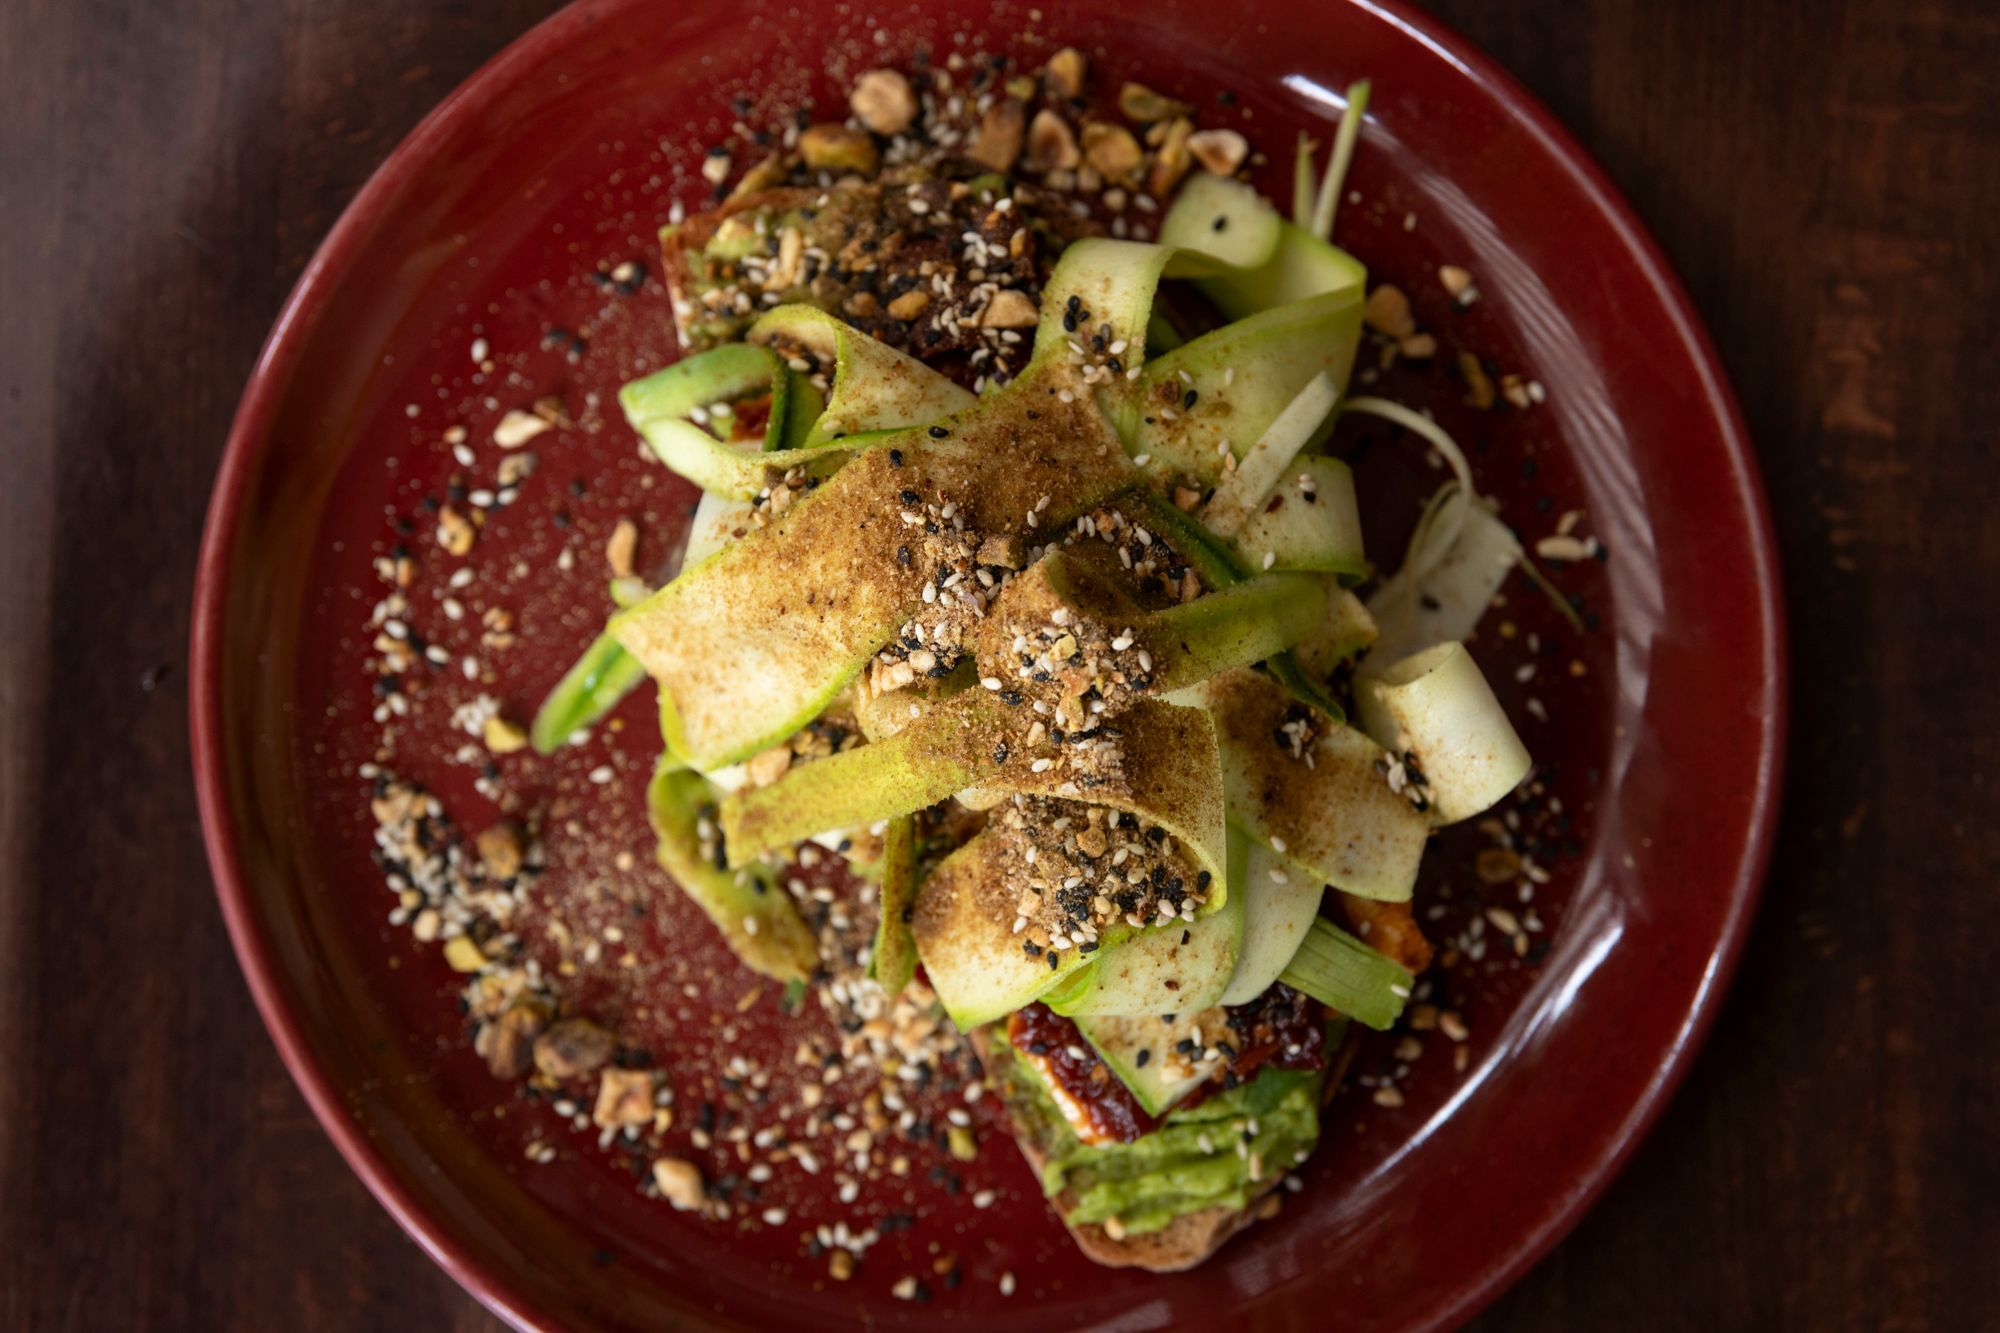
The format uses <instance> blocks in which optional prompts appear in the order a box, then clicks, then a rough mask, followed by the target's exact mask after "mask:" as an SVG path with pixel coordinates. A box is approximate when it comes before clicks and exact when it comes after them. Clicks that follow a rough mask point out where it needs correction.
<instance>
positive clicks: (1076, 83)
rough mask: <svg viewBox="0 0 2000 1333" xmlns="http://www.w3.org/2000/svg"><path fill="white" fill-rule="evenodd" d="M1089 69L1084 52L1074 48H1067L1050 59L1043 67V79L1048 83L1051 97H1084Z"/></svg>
mask: <svg viewBox="0 0 2000 1333" xmlns="http://www.w3.org/2000/svg"><path fill="white" fill-rule="evenodd" d="M1088 69H1089V63H1088V62H1087V61H1086V60H1085V59H1084V55H1083V52H1081V51H1079V50H1077V49H1076V48H1075V47H1074V46H1065V47H1064V48H1063V49H1062V50H1060V51H1058V52H1056V53H1055V54H1054V55H1052V56H1050V57H1049V63H1048V64H1046V65H1044V66H1042V77H1043V78H1044V79H1045V80H1047V82H1048V89H1049V96H1051V97H1081V96H1083V78H1084V74H1085V72H1086V71H1087V70H1088Z"/></svg>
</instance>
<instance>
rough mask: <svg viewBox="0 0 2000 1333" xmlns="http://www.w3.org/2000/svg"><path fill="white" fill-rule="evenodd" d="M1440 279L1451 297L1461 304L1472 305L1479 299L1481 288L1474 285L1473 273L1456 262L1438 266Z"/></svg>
mask: <svg viewBox="0 0 2000 1333" xmlns="http://www.w3.org/2000/svg"><path fill="white" fill-rule="evenodd" d="M1438 281H1439V282H1441V283H1443V284H1444V289H1445V291H1446V292H1448V293H1449V294H1450V295H1451V299H1452V300H1454V301H1456V302H1458V303H1459V304H1460V305H1471V304H1472V303H1473V302H1474V301H1477V300H1478V299H1479V289H1478V288H1477V287H1474V286H1473V285H1472V274H1471V273H1469V272H1468V271H1466V270H1465V269H1462V268H1460V267H1459V266H1458V265H1456V264H1444V265H1441V266H1440V267H1439V268H1438Z"/></svg>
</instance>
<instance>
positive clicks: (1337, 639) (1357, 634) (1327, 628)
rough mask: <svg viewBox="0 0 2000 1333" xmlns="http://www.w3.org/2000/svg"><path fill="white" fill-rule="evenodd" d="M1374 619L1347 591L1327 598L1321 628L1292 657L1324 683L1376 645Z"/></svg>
mask: <svg viewBox="0 0 2000 1333" xmlns="http://www.w3.org/2000/svg"><path fill="white" fill-rule="evenodd" d="M1375 638H1376V629H1375V618H1374V617H1373V616H1371V615H1369V614H1368V606H1367V604H1366V603H1364V602H1363V601H1362V600H1361V599H1360V598H1359V597H1356V596H1355V595H1354V594H1353V593H1351V592H1349V591H1348V590H1347V589H1345V588H1341V587H1335V588H1334V589H1333V590H1332V591H1331V592H1329V593H1328V594H1327V601H1326V614H1325V615H1324V616H1323V617H1322V618H1321V620H1320V625H1319V628H1318V629H1316V630H1314V631H1313V632H1312V634H1310V635H1309V636H1307V638H1306V639H1305V640H1304V641H1303V642H1301V643H1300V644H1299V645H1298V646H1297V647H1295V648H1294V649H1293V650H1292V652H1293V656H1294V657H1296V658H1297V659H1298V663H1299V666H1300V667H1301V668H1303V669H1304V670H1305V671H1306V672H1307V673H1309V674H1311V675H1314V676H1317V677H1320V678H1321V679H1325V678H1326V677H1327V676H1330V675H1332V674H1333V672H1334V671H1335V670H1336V669H1337V668H1338V667H1340V666H1341V665H1342V664H1343V663H1346V662H1350V661H1353V660H1354V659H1355V658H1356V657H1359V656H1360V655H1361V654H1362V653H1364V652H1366V651H1367V650H1368V646H1369V645H1370V644H1372V643H1374V642H1375Z"/></svg>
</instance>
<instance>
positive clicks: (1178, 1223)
mask: <svg viewBox="0 0 2000 1333" xmlns="http://www.w3.org/2000/svg"><path fill="white" fill-rule="evenodd" d="M998 1031H999V1029H998V1025H994V1026H989V1027H983V1028H980V1029H978V1030H977V1031H975V1032H973V1033H971V1034H970V1036H969V1038H968V1040H970V1041H971V1043H972V1048H973V1050H974V1051H976V1052H977V1053H978V1055H979V1060H980V1063H981V1065H983V1066H990V1065H991V1063H992V1043H993V1042H994V1041H996V1040H1005V1038H1004V1037H1000V1036H997V1035H996V1034H997V1033H998ZM1357 1040H1358V1037H1357V1035H1356V1034H1355V1033H1353V1032H1352V1031H1350V1033H1349V1035H1348V1038H1347V1040H1346V1041H1344V1042H1342V1043H1341V1045H1340V1048H1339V1049H1338V1050H1336V1051H1335V1052H1333V1054H1332V1055H1331V1057H1330V1064H1329V1068H1328V1069H1327V1079H1326V1087H1327V1091H1328V1094H1329V1095H1330V1094H1331V1092H1332V1090H1333V1089H1335V1088H1337V1087H1339V1086H1340V1081H1341V1079H1342V1078H1344V1077H1345V1076H1346V1073H1347V1066H1348V1063H1349V1062H1350V1061H1351V1060H1353V1058H1354V1049H1355V1045H1356V1042H1357ZM989 1086H992V1085H991V1084H989ZM994 1090H995V1091H996V1092H1001V1090H1000V1089H998V1088H995V1089H994ZM1001 1095H1002V1097H1003V1099H1004V1097H1005V1094H1004V1092H1002V1093H1001ZM1008 1110H1009V1113H1010V1116H1011V1118H1012V1120H1013V1123H1014V1141H1015V1143H1016V1144H1017V1145H1019V1147H1020V1149H1021V1155H1022V1156H1023V1157H1025V1158H1027V1159H1028V1165H1029V1166H1030V1167H1032V1168H1033V1169H1034V1172H1035V1178H1036V1179H1037V1180H1040V1179H1041V1173H1042V1166H1043V1164H1044V1163H1046V1162H1047V1161H1048V1158H1049V1153H1048V1148H1047V1146H1046V1145H1045V1144H1043V1143H1040V1142H1038V1141H1037V1140H1036V1138H1035V1135H1034V1131H1033V1130H1032V1128H1031V1127H1030V1125H1029V1122H1028V1121H1027V1120H1026V1119H1025V1118H1023V1117H1021V1116H1019V1115H1013V1114H1012V1112H1013V1108H1012V1107H1011V1106H1010V1107H1009V1108H1008ZM1283 1178H1284V1173H1283V1172H1278V1173H1276V1174H1274V1175H1272V1176H1271V1177H1270V1178H1269V1179H1268V1180H1266V1181H1264V1182H1263V1183H1262V1184H1261V1185H1259V1186H1258V1187H1257V1188H1256V1190H1255V1191H1254V1192H1253V1193H1252V1194H1251V1196H1250V1199H1249V1202H1248V1203H1247V1204H1245V1205H1244V1206H1243V1207H1241V1208H1232V1207H1228V1206H1226V1205H1222V1204H1217V1205H1216V1206H1214V1207H1211V1208H1203V1209H1200V1210H1198V1211H1196V1212H1192V1213H1184V1214H1182V1215H1181V1216H1179V1217H1177V1218H1175V1219H1174V1220H1173V1221H1172V1222H1169V1223H1168V1224H1167V1225H1166V1226H1164V1227H1162V1228H1161V1229H1160V1230H1158V1231H1151V1232H1147V1233H1145V1234H1143V1235H1136V1236H1129V1235H1119V1236H1113V1235H1112V1234H1111V1233H1110V1232H1109V1231H1107V1230H1106V1229H1105V1228H1104V1227H1103V1226H1102V1225H1100V1224H1098V1223H1095V1222H1086V1223H1082V1224H1072V1223H1070V1222H1069V1221H1068V1218H1067V1214H1068V1213H1069V1212H1070V1210H1072V1209H1073V1208H1074V1207H1075V1206H1076V1196H1075V1194H1074V1193H1073V1192H1071V1191H1070V1190H1067V1189H1065V1190H1064V1191H1063V1192H1062V1193H1060V1194H1058V1195H1056V1196H1055V1197H1054V1198H1053V1199H1051V1200H1049V1203H1050V1205H1051V1206H1052V1207H1054V1209H1055V1211H1056V1216H1058V1217H1061V1218H1063V1219H1064V1221H1063V1225H1064V1226H1066V1227H1068V1228H1069V1234H1070V1236H1071V1237H1072V1238H1074V1239H1075V1241H1076V1246H1077V1248H1078V1249H1080V1250H1082V1251H1083V1252H1084V1254H1086V1255H1088V1256H1089V1257H1090V1258H1091V1259H1092V1260H1093V1261H1095V1262H1096V1263H1100V1264H1103V1265H1104V1266H1105V1267H1106V1268H1144V1269H1146V1270H1148V1271H1149V1272H1154V1273H1178V1272H1181V1271H1183V1270H1185V1269H1189V1268H1193V1267H1194V1266H1195V1265H1197V1264H1199V1263H1201V1262H1202V1261H1203V1260H1205V1259H1207V1258H1208V1257H1209V1256H1210V1255H1212V1254H1214V1253H1215V1252H1216V1251H1217V1250H1219V1249H1221V1248H1222V1246H1223V1245H1224V1243H1226V1242H1227V1241H1228V1240H1229V1238H1230V1237H1232V1236H1234V1235H1235V1234H1236V1233H1237V1232H1239V1231H1242V1230H1243V1229H1244V1228H1245V1227H1248V1226H1249V1225H1250V1224H1251V1223H1252V1222H1255V1221H1258V1220H1259V1219H1261V1218H1265V1217H1273V1216H1276V1214H1277V1211H1278V1210H1277V1209H1276V1208H1275V1207H1273V1206H1271V1205H1270V1204H1269V1203H1267V1200H1269V1199H1270V1198H1271V1195H1272V1192H1273V1191H1274V1190H1276V1189H1277V1188H1278V1183H1279V1181H1281V1180H1282V1179H1283Z"/></svg>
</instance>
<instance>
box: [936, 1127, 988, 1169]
mask: <svg viewBox="0 0 2000 1333" xmlns="http://www.w3.org/2000/svg"><path fill="white" fill-rule="evenodd" d="M944 1136H945V1144H946V1146H947V1147H949V1148H950V1149H951V1155H952V1157H953V1158H954V1159H955V1160H957V1161H961V1162H971V1161H975V1160H977V1159H978V1157H979V1140H978V1139H975V1138H973V1137H972V1131H971V1130H969V1129H967V1128H966V1127H965V1126H964V1125H951V1126H949V1127H947V1128H946V1130H945V1135H944Z"/></svg>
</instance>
